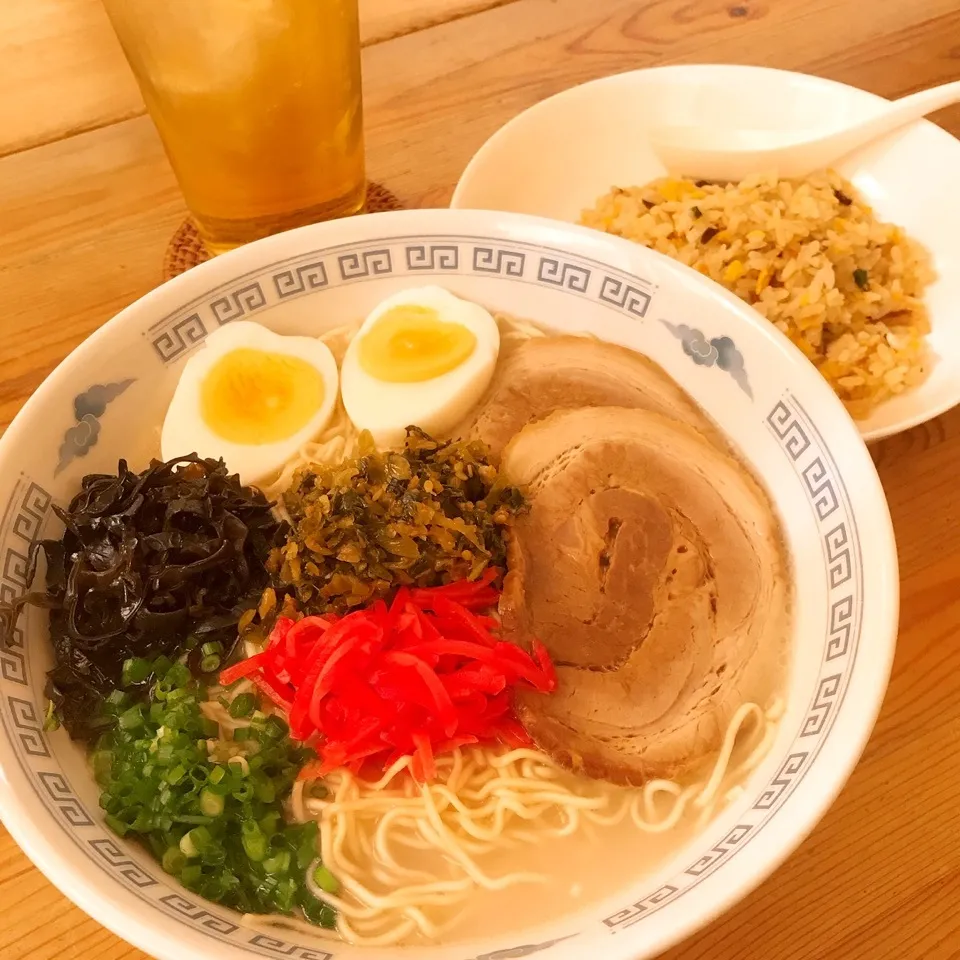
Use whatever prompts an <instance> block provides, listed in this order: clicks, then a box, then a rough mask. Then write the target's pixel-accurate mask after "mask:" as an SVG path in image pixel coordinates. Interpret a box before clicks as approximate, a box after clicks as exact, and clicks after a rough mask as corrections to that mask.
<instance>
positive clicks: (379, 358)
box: [340, 287, 500, 447]
mask: <svg viewBox="0 0 960 960" xmlns="http://www.w3.org/2000/svg"><path fill="white" fill-rule="evenodd" d="M499 352H500V331H499V329H498V327H497V322H496V320H494V318H493V316H492V315H491V314H490V313H489V312H488V311H487V310H484V308H483V307H481V306H479V305H478V304H476V303H470V302H468V301H466V300H461V299H460V298H459V297H457V296H454V294H452V293H450V292H449V291H448V290H444V289H443V288H442V287H419V288H415V289H411V290H404V291H402V292H401V293H397V294H394V295H393V296H392V297H388V298H387V299H386V300H384V301H383V302H382V303H380V304H378V305H377V306H376V307H375V308H374V309H373V310H372V311H371V312H370V314H369V315H368V316H367V318H366V320H364V322H363V325H362V326H361V327H360V330H359V331H358V332H357V335H356V336H355V337H354V338H353V340H351V342H350V346H349V347H348V348H347V352H346V355H345V356H344V359H343V366H342V368H341V371H340V381H341V382H340V390H341V393H342V395H343V405H344V406H345V407H346V410H347V413H348V415H349V416H350V419H351V420H352V421H353V423H354V425H355V426H356V427H358V428H359V429H361V430H369V431H370V433H371V434H373V438H374V440H375V441H376V443H377V444H378V445H379V446H380V447H399V446H402V444H403V439H404V436H405V432H406V428H407V427H408V426H417V427H420V428H421V429H422V430H425V431H426V432H427V433H429V434H432V435H434V436H436V435H442V434H444V433H445V432H446V431H448V430H450V429H451V428H452V427H454V426H455V425H456V424H457V423H459V422H460V420H462V419H463V418H464V416H465V415H466V414H467V413H468V412H469V410H470V408H471V407H473V406H474V405H475V404H476V403H477V401H478V400H479V399H480V397H481V395H482V394H483V392H484V390H486V388H487V385H488V384H489V383H490V378H491V377H492V376H493V368H494V367H495V366H496V363H497V355H498V354H499Z"/></svg>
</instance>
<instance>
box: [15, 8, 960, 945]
mask: <svg viewBox="0 0 960 960" xmlns="http://www.w3.org/2000/svg"><path fill="white" fill-rule="evenodd" d="M361 7H362V9H363V22H364V26H363V36H364V44H365V50H364V83H365V96H366V108H367V142H368V159H369V169H370V174H371V176H372V177H373V178H374V179H376V180H378V181H380V182H382V183H383V184H385V185H386V186H387V187H388V188H390V189H391V190H393V191H394V192H395V193H396V194H397V196H398V197H399V198H400V199H401V201H402V202H403V203H404V204H405V205H406V206H442V205H445V204H446V203H447V201H448V200H449V197H450V192H451V190H452V187H453V185H454V183H455V182H456V179H457V177H458V175H459V173H460V171H461V170H462V169H463V166H464V164H465V163H466V162H467V160H468V159H469V158H470V156H471V154H472V153H473V152H474V150H476V148H477V147H478V146H479V145H480V144H481V143H482V142H483V140H484V139H485V138H486V137H487V136H488V135H489V134H491V133H492V132H493V131H494V130H495V129H496V128H497V127H499V126H500V125H501V124H502V123H503V122H504V121H505V120H507V119H508V118H509V117H511V116H512V115H513V114H515V113H517V112H518V111H520V110H521V109H523V108H524V107H527V106H529V105H530V104H532V103H534V102H535V101H537V100H539V99H541V98H543V97H545V96H547V95H549V94H552V93H555V92H557V91H558V90H561V89H563V88H564V87H567V86H570V85H571V84H574V83H578V82H581V81H584V80H588V79H591V78H593V77H598V76H602V75H604V74H607V73H614V72H617V71H621V70H626V69H630V68H634V67H641V66H650V65H655V64H662V63H681V62H695V61H700V62H704V61H707V62H719V61H726V62H733V63H751V64H761V65H770V66H778V67H786V68H791V69H795V70H805V71H808V72H811V73H816V74H820V75H822V76H825V77H830V78H832V79H836V80H842V81H845V82H847V83H853V84H856V85H858V86H862V87H865V88H867V89H868V90H872V91H874V92H875V93H879V94H883V95H884V96H887V97H894V96H901V95H903V94H906V93H910V92H912V91H914V90H918V89H920V88H922V87H926V86H928V85H931V84H935V83H942V82H945V81H948V80H956V79H957V78H958V77H960V6H958V4H957V0H909V2H907V0H871V2H870V3H867V2H865V0H630V2H625V0H361ZM143 114H144V110H143V104H142V101H141V99H140V96H139V94H138V92H137V89H136V87H135V85H134V83H133V81H132V79H131V78H130V76H129V74H128V72H127V69H126V66H125V63H124V61H123V59H122V56H121V54H120V51H119V49H118V47H117V44H116V42H115V41H114V39H113V36H112V34H111V33H110V30H109V27H108V25H107V22H106V18H105V16H104V14H103V12H102V10H101V9H100V7H99V3H98V0H2V3H0V330H2V333H3V337H2V340H0V428H2V427H4V426H5V425H6V424H7V423H9V421H10V419H11V418H12V417H13V416H14V414H15V413H16V412H17V410H18V409H19V408H20V406H21V404H22V403H23V402H24V400H25V399H26V398H27V396H28V395H29V394H30V393H31V391H32V390H33V389H34V388H35V387H36V386H37V385H38V384H39V383H40V382H41V380H42V379H43V378H44V377H45V376H46V375H47V374H48V373H49V372H50V371H51V370H52V369H53V367H54V366H55V365H56V364H57V363H58V362H59V361H60V360H61V359H62V358H63V357H64V356H65V355H66V354H67V353H68V352H69V351H70V350H71V349H72V348H73V347H74V346H76V345H77V344H78V343H79V342H80V341H81V340H82V339H83V338H84V337H86V336H87V335H88V334H89V333H90V332H91V331H92V330H94V329H95V328H96V327H97V326H98V325H99V324H101V323H103V322H104V321H105V320H106V319H108V318H109V317H110V316H112V315H113V314H114V313H116V312H117V311H118V310H119V309H120V308H121V307H123V306H125V305H126V304H128V303H130V302H131V301H132V300H134V299H136V298H137V297H139V296H140V295H141V294H144V293H146V292H147V291H148V290H149V289H151V288H152V287H153V286H155V285H156V284H157V283H158V282H159V280H160V265H161V261H162V257H163V253H164V249H165V247H166V245H167V242H168V240H169V239H170V237H171V235H172V234H173V232H174V231H175V229H176V228H177V226H178V225H179V224H180V223H181V221H182V219H183V217H184V214H185V208H184V205H183V200H182V198H181V196H180V193H179V191H178V189H177V186H176V183H175V181H174V179H173V175H172V173H171V172H170V168H169V166H168V164H167V162H166V160H165V158H164V155H163V153H162V151H161V148H160V144H159V142H158V140H157V136H156V134H155V132H154V130H153V127H152V126H151V124H150V122H149V120H148V119H146V118H145V116H144V115H143ZM936 119H938V120H939V122H940V123H942V124H943V125H944V126H945V127H946V128H947V129H948V130H950V131H951V132H953V133H954V134H960V108H954V109H953V110H950V111H945V112H944V113H942V114H941V115H940V116H939V117H938V118H936ZM874 455H875V459H876V461H877V465H878V468H879V470H880V474H881V477H882V479H883V483H884V487H885V488H886V491H887V496H888V497H889V500H890V506H891V509H892V512H893V518H894V523H895V525H896V531H897V537H898V540H899V545H900V556H901V564H902V589H903V613H902V627H901V632H900V643H899V648H898V653H897V658H896V664H895V667H894V673H893V679H892V681H891V685H890V691H889V693H888V695H887V700H886V703H885V706H884V708H883V712H882V714H881V716H880V720H879V723H878V725H877V729H876V732H875V733H874V736H873V739H872V740H871V741H870V744H869V746H868V747H867V750H866V753H865V755H864V757H863V760H862V762H861V763H860V765H859V767H858V768H857V770H856V772H855V773H854V775H853V777H852V778H851V780H850V783H849V784H848V785H847V787H846V789H845V790H844V791H843V793H842V795H841V796H840V798H839V800H838V801H837V803H836V804H835V805H834V807H833V808H832V810H831V811H830V812H829V813H828V815H827V816H826V818H825V819H824V821H823V822H822V823H821V824H820V826H819V827H818V828H817V829H816V830H815V831H814V833H813V835H812V836H811V837H810V838H809V839H808V840H807V842H806V843H805V844H804V845H803V846H802V848H801V849H800V850H799V851H798V852H797V853H796V854H794V856H793V857H791V858H790V860H789V862H788V863H787V864H786V865H785V866H783V867H782V868H781V869H780V870H779V871H778V872H777V873H776V874H775V876H773V877H772V878H771V879H770V880H768V881H767V882H766V883H765V884H763V886H761V887H760V889H759V890H757V891H756V892H755V893H754V894H753V895H752V896H750V897H748V898H747V899H746V900H745V901H744V902H743V903H741V904H740V905H739V906H738V907H736V908H735V909H733V910H732V911H731V912H730V913H728V914H727V915H726V916H724V917H723V918H721V919H720V920H718V921H717V922H715V923H714V924H712V925H711V926H710V927H708V928H707V929H706V930H704V931H703V932H701V933H700V934H699V935H697V936H695V937H694V938H693V939H691V940H690V941H688V942H687V943H685V944H683V945H682V946H680V947H678V948H676V949H674V950H672V951H671V952H670V953H669V954H668V955H667V956H668V957H669V958H670V960H680V958H683V960H701V958H702V960H707V958H709V960H819V958H823V960H827V958H829V960H836V958H838V957H839V958H843V960H912V958H923V960H947V958H958V957H960V909H958V908H960V630H958V628H960V483H958V482H957V476H958V473H960V410H957V411H954V412H953V413H951V414H948V415H946V416H944V417H941V418H940V419H939V420H937V421H934V422H933V423H930V424H927V425H926V426H924V427H921V428H918V429H916V430H912V431H910V432H909V433H906V434H903V435H901V436H899V437H896V438H894V439H892V440H889V441H886V442H885V443H882V444H880V445H879V446H877V448H876V449H875V453H874ZM143 956H144V954H142V953H140V952H139V951H138V950H134V949H133V948H131V947H129V946H127V945H126V944H124V943H123V942H121V941H120V940H118V939H117V938H116V937H114V936H113V935H112V934H110V933H108V932H107V931H106V930H104V929H103V928H101V927H100V926H99V925H98V924H96V923H95V922H94V921H93V920H90V919H88V918H87V917H86V916H85V915H84V914H82V913H81V912H80V911H79V910H77V909H76V908H75V907H73V906H72V905H71V904H70V903H69V902H68V901H67V900H65V899H64V898H63V897H62V896H61V895H60V894H59V893H58V892H57V890H56V889H55V888H54V887H53V886H51V885H50V884H49V883H48V882H47V881H46V880H45V879H44V878H43V877H42V876H41V875H40V873H39V872H37V870H35V869H34V868H33V867H32V865H31V864H30V862H29V861H28V860H27V859H26V857H24V856H23V854H21V853H20V851H19V850H18V848H17V847H16V845H15V844H14V843H13V841H12V840H11V839H10V837H9V835H8V834H7V833H6V832H5V831H3V830H2V828H0V957H2V958H3V960H28V958H29V960H55V958H56V960H81V958H82V960H93V958H96V960H121V958H122V960H133V958H141V957H143ZM598 960H599V958H598Z"/></svg>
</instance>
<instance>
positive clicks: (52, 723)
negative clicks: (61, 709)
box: [43, 700, 60, 733]
mask: <svg viewBox="0 0 960 960" xmlns="http://www.w3.org/2000/svg"><path fill="white" fill-rule="evenodd" d="M56 710H57V708H56V707H55V706H54V705H53V701H52V700H48V701H47V712H46V714H45V716H44V718H43V729H44V732H45V733H49V732H50V731H51V730H58V729H59V728H60V718H59V717H58V716H57V713H56Z"/></svg>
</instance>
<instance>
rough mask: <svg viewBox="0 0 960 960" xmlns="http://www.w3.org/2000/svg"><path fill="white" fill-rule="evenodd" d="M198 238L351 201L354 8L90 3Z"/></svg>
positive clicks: (357, 202)
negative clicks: (110, 32) (113, 40)
mask: <svg viewBox="0 0 960 960" xmlns="http://www.w3.org/2000/svg"><path fill="white" fill-rule="evenodd" d="M104 5H105V6H106V9H107V13H108V15H109V16H110V19H111V21H112V23H113V26H114V29H115V30H116V33H117V36H118V37H119V38H120V43H121V45H122V46H123V49H124V52H125V53H126V56H127V59H128V60H129V61H130V66H131V67H132V68H133V72H134V73H135V74H136V77H137V82H138V83H139V84H140V89H141V90H142V92H143V97H144V100H145V101H146V104H147V109H148V110H149V111H150V116H151V117H152V118H153V120H154V123H156V125H157V129H158V130H159V131H160V137H161V139H162V140H163V144H164V147H165V149H166V151H167V155H168V156H169V158H170V162H171V164H172V165H173V169H174V172H175V173H176V175H177V179H178V180H179V182H180V186H181V188H182V189H183V193H184V196H185V197H186V201H187V205H188V206H189V207H190V209H191V211H192V213H193V215H194V217H195V218H196V221H197V225H198V226H199V228H200V234H201V236H202V237H203V240H204V243H205V244H206V246H207V248H208V249H209V251H210V252H211V253H222V252H224V251H225V250H230V249H232V248H233V247H237V246H240V245H241V244H243V243H247V242H249V241H251V240H256V239H258V238H260V237H264V236H267V235H269V234H272V233H277V232H279V231H281V230H288V229H290V228H292V227H299V226H303V225H304V224H306V223H313V222H315V221H317V220H329V219H332V218H334V217H341V216H347V215H349V214H353V213H357V212H358V211H359V210H360V209H361V208H362V207H363V204H364V199H365V191H366V178H365V174H364V157H363V107H362V95H361V89H360V34H359V25H358V15H357V0H104Z"/></svg>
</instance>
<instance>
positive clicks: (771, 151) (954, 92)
mask: <svg viewBox="0 0 960 960" xmlns="http://www.w3.org/2000/svg"><path fill="white" fill-rule="evenodd" d="M958 102H960V80H958V81H956V82H954V83H945V84H943V85H942V86H939V87H933V88H932V89H930V90H921V91H920V93H913V94H911V95H910V96H909V97H902V98H901V99H900V100H894V101H893V102H892V103H890V105H889V106H887V107H884V108H883V109H882V110H881V111H880V112H879V113H876V114H874V115H873V116H871V117H868V118H867V119H866V120H864V121H863V122H861V123H857V124H855V125H854V126H852V127H845V128H842V129H840V130H830V131H824V132H823V133H815V132H811V133H809V134H807V136H805V137H799V138H798V136H797V134H796V133H792V132H782V131H778V130H748V129H741V130H736V129H734V130H723V131H719V130H718V131H717V132H716V133H714V132H713V131H711V130H710V129H709V128H704V127H680V126H676V127H673V126H671V127H667V126H663V127H657V128H655V129H652V130H650V132H649V137H650V143H651V145H652V146H653V148H654V150H655V152H656V153H657V155H658V156H659V158H660V160H661V161H662V162H663V163H664V165H665V166H666V167H667V169H668V170H669V171H670V172H671V173H676V174H682V175H684V176H687V177H696V178H700V179H703V180H740V179H742V178H743V177H746V176H749V175H750V174H753V173H765V172H767V171H776V172H777V173H778V174H779V175H780V176H781V177H803V176H806V175H807V174H808V173H812V172H813V171H814V170H822V169H823V168H825V167H830V166H832V165H833V164H834V163H836V161H837V160H839V159H840V158H841V157H845V156H846V155H847V154H848V153H851V152H852V151H853V150H856V149H858V148H859V147H862V146H865V145H866V144H868V143H871V142H872V141H874V140H878V139H879V138H880V137H883V136H885V135H886V134H888V133H892V132H893V131H895V130H898V129H900V127H903V126H906V125H907V124H908V123H912V122H914V121H915V120H919V119H920V118H921V117H924V116H926V115H927V114H928V113H933V112H934V111H935V110H940V109H942V108H943V107H949V106H950V105H951V104H954V103H958Z"/></svg>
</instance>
